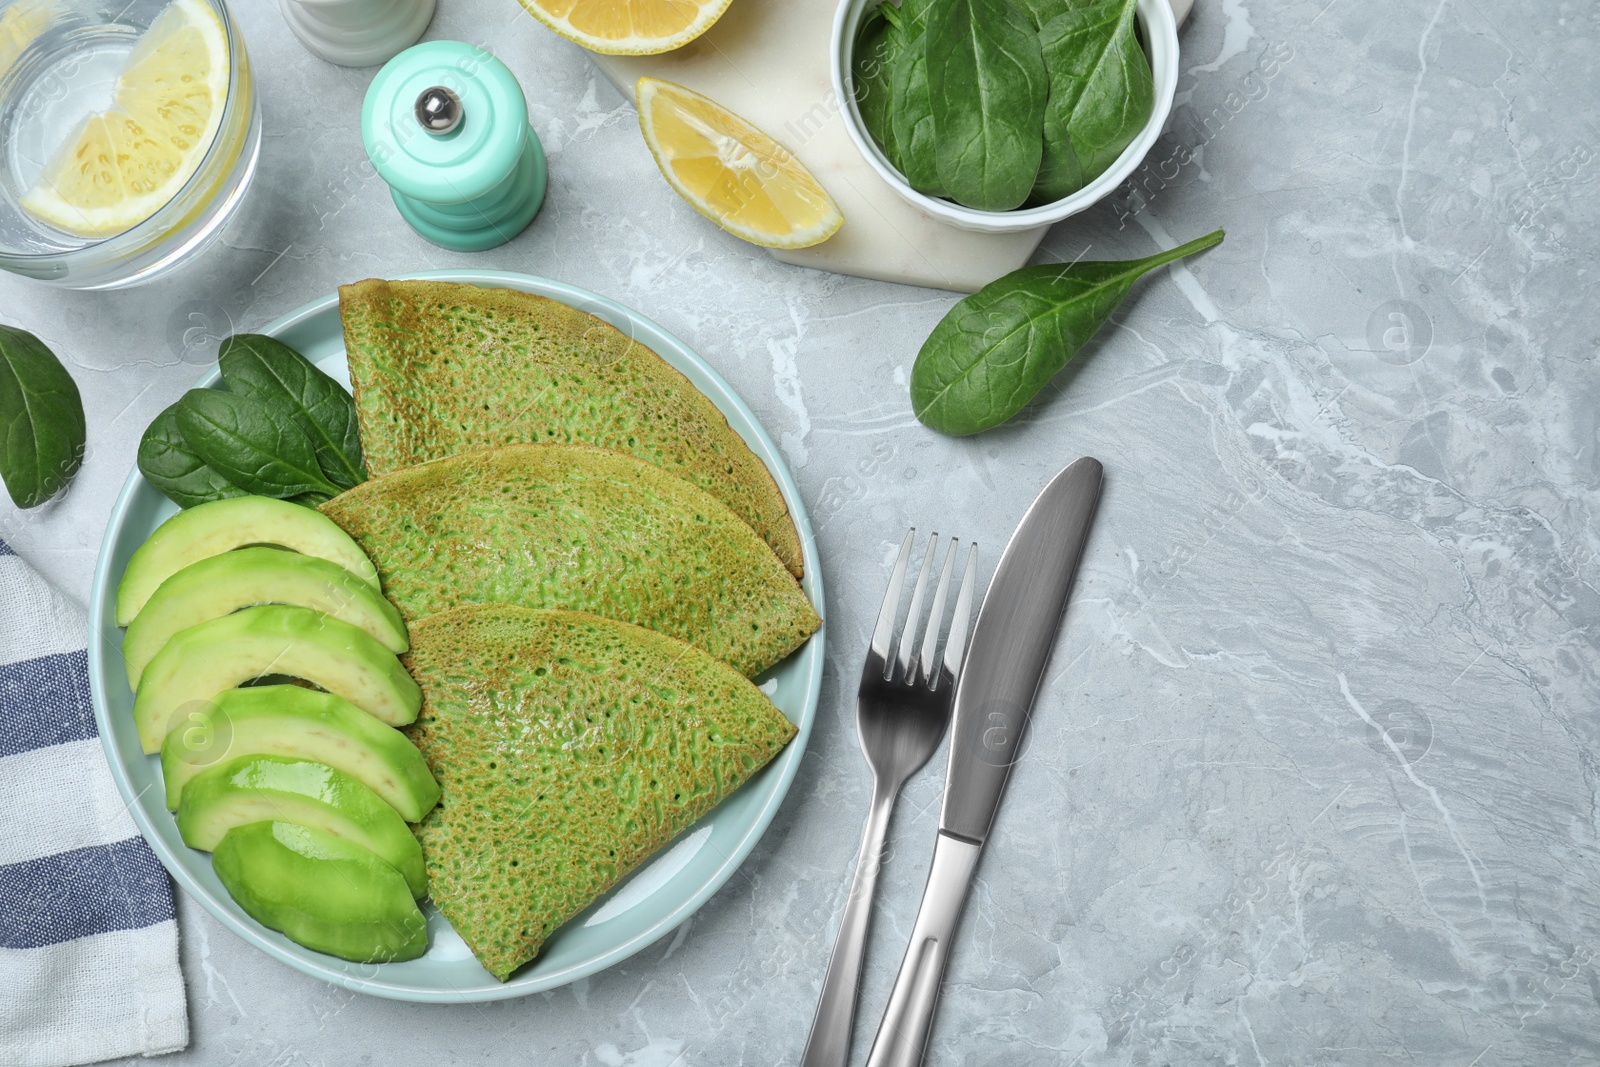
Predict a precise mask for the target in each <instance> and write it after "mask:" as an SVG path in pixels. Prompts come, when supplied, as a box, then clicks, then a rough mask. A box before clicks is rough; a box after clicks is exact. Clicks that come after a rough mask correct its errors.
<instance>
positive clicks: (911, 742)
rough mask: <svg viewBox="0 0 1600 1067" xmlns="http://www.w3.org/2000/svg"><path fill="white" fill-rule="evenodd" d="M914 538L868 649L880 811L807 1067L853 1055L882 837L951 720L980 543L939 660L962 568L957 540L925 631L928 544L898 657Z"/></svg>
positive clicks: (864, 707)
mask: <svg viewBox="0 0 1600 1067" xmlns="http://www.w3.org/2000/svg"><path fill="white" fill-rule="evenodd" d="M916 533H917V531H916V529H915V528H914V527H913V528H912V529H910V530H908V531H906V539H905V540H904V541H903V542H901V544H900V558H899V559H898V560H896V561H895V565H894V572H893V573H892V574H890V576H889V590H888V592H886V593H885V594H884V596H883V607H882V609H880V610H879V612H878V624H877V626H876V627H874V629H873V631H872V644H871V646H870V647H869V648H868V649H867V662H866V665H865V666H863V667H862V669H861V686H860V688H859V689H858V690H857V691H856V730H857V732H858V733H859V734H860V740H861V751H862V752H863V753H864V754H865V755H866V757H867V765H868V766H870V767H871V768H872V807H871V808H870V809H868V813H867V828H866V831H865V832H864V833H863V835H862V839H861V852H860V853H859V854H858V855H857V857H856V874H855V879H854V881H852V882H851V883H850V896H849V899H848V902H847V903H846V904H845V909H844V920H843V921H842V922H841V923H840V924H839V937H838V940H837V941H835V942H834V946H833V955H832V956H831V957H829V959H828V973H827V975H826V976H825V977H824V978H823V980H822V996H821V997H820V998H819V999H818V1000H817V1014H816V1016H815V1017H814V1018H813V1019H812V1020H811V1035H810V1036H809V1037H808V1038H807V1039H806V1049H805V1052H804V1054H802V1055H801V1057H800V1067H845V1064H846V1062H847V1060H848V1059H849V1056H850V1034H851V1031H852V1029H853V1028H854V1026H855V1016H856V1000H857V997H858V993H859V985H860V981H861V960H862V954H863V950H864V949H865V948H866V941H867V926H868V923H869V920H870V919H871V915H872V897H873V893H874V890H876V888H877V885H878V868H879V864H880V862H881V860H882V858H883V843H884V838H885V837H886V835H887V834H888V832H889V816H890V815H891V814H892V813H893V811H894V802H895V798H896V797H898V796H899V795H900V787H901V786H902V785H904V784H905V781H906V779H907V778H910V777H911V776H912V775H913V774H915V773H916V772H917V770H918V769H920V768H921V767H922V765H923V764H924V763H927V762H928V757H929V756H932V755H933V750H934V749H936V748H938V747H939V741H940V739H941V738H943V737H944V732H945V728H946V727H947V726H948V725H949V723H950V706H951V702H952V700H953V699H954V697H955V690H956V686H955V681H956V676H957V675H958V674H960V673H961V657H962V654H963V652H964V651H965V649H966V644H967V623H968V621H969V619H970V617H971V614H972V596H973V586H974V585H975V584H976V582H977V557H978V546H977V545H972V546H970V547H969V548H968V550H967V562H966V565H965V566H964V567H963V568H962V573H961V591H960V592H959V593H957V594H956V605H955V610H954V611H953V612H952V613H951V617H950V634H949V636H948V637H947V638H946V640H945V643H944V655H943V656H942V657H939V658H938V659H935V656H936V654H937V652H938V646H939V632H940V629H941V624H942V620H943V618H944V606H945V596H946V594H947V593H948V592H949V591H950V573H951V571H952V570H953V568H954V567H955V562H956V546H957V545H958V543H959V542H958V540H957V539H955V538H952V539H951V541H950V547H949V548H948V549H947V550H946V551H945V556H944V570H943V572H942V573H941V574H940V576H939V587H938V588H937V589H936V590H935V591H934V594H933V606H932V607H931V609H930V610H929V612H928V618H927V623H926V625H925V626H924V625H922V600H923V594H924V593H926V592H927V588H928V575H929V574H930V572H931V571H932V570H933V561H934V557H935V555H936V554H937V549H938V547H939V535H938V534H934V535H933V536H932V537H931V538H929V540H928V551H927V553H926V554H925V555H924V556H923V557H922V569H921V571H919V572H918V574H917V584H916V587H915V588H914V589H913V591H912V593H911V606H910V608H909V609H907V611H906V618H905V626H904V628H903V629H901V630H900V631H899V633H900V647H899V650H898V651H897V653H896V654H895V655H894V657H893V658H890V654H889V652H890V648H891V646H892V645H893V644H894V637H895V632H896V625H895V624H896V621H897V620H898V618H899V616H900V588H901V586H902V585H903V584H904V582H905V576H906V564H907V563H909V562H910V560H911V545H912V542H913V540H914V539H915V537H916ZM919 629H921V630H922V631H923V638H922V648H921V652H920V654H918V650H917V631H918V630H919Z"/></svg>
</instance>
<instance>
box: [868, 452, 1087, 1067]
mask: <svg viewBox="0 0 1600 1067" xmlns="http://www.w3.org/2000/svg"><path fill="white" fill-rule="evenodd" d="M1103 479H1104V468H1102V467H1101V465H1100V461H1099V460H1096V459H1092V458H1090V457H1087V456H1085V457H1084V458H1082V459H1080V460H1078V461H1076V462H1075V463H1072V464H1071V465H1069V466H1068V467H1067V468H1066V469H1065V470H1063V471H1061V473H1059V474H1057V475H1056V476H1055V477H1054V478H1052V479H1051V480H1050V483H1049V484H1048V485H1046V486H1045V487H1044V489H1043V491H1041V492H1040V493H1039V495H1038V497H1036V498H1035V499H1034V501H1033V504H1032V505H1031V506H1030V507H1029V508H1028V510H1027V512H1026V513H1025V514H1024V515H1023V516H1022V521H1021V522H1020V523H1018V524H1017V528H1016V531H1015V532H1014V533H1012V535H1011V540H1010V541H1009V542H1007V543H1006V548H1005V552H1004V553H1002V554H1001V556H1000V562H999V563H998V564H997V565H996V566H995V572H994V577H993V578H992V579H990V581H989V591H988V592H987V593H986V594H984V598H983V606H982V607H981V608H979V609H978V621H977V622H976V623H975V624H974V626H973V630H972V640H971V643H970V644H968V646H967V656H966V665H965V666H964V667H963V668H962V671H961V678H960V681H959V682H958V683H957V685H956V696H955V712H954V719H953V722H952V724H951V739H950V763H949V767H948V769H947V770H946V772H945V786H944V808H943V811H942V812H941V814H940V818H939V834H938V836H937V837H936V838H935V843H934V850H933V861H932V863H931V864H930V865H929V869H928V884H927V887H926V888H925V889H924V890H923V893H922V906H921V907H920V909H919V910H918V911H917V921H916V925H915V926H914V927H913V928H912V931H911V943H910V945H908V946H907V948H906V955H905V959H904V960H903V961H902V962H901V964H900V973H899V975H898V976H897V977H896V978H895V983H894V991H893V992H892V993H891V994H890V995H889V1006H888V1008H887V1009H886V1010H885V1011H884V1015H883V1022H882V1023H881V1024H879V1026H878V1035H877V1037H876V1038H874V1039H873V1042H872V1052H871V1054H870V1055H869V1056H868V1057H867V1067H916V1065H917V1064H919V1063H920V1062H921V1061H922V1055H923V1051H924V1049H925V1048H926V1046H927V1043H928V1034H929V1031H930V1030H931V1029H932V1026H933V1012H934V1008H935V1007H936V1006H937V1004H938V1001H939V985H940V981H941V979H942V978H943V977H944V970H945V965H946V963H947V962H948V960H949V957H950V942H951V939H952V937H953V936H954V934H955V930H956V924H957V923H958V922H959V921H960V919H961V910H962V908H963V906H964V905H965V903H966V899H967V890H968V889H969V887H970V886H971V884H972V876H973V873H974V872H975V871H976V870H977V866H978V857H979V855H980V854H981V853H982V851H983V846H984V842H985V841H986V840H988V837H989V830H990V827H991V826H992V825H993V823H994V815H995V812H996V811H997V810H999V807H1000V798H1001V795H1002V794H1003V793H1004V792H1005V788H1006V782H1007V780H1008V779H1009V778H1010V776H1011V768H1012V766H1013V765H1014V764H1015V763H1016V760H1017V756H1018V755H1019V754H1020V752H1021V751H1022V747H1021V746H1022V742H1023V738H1024V737H1025V736H1026V734H1027V729H1028V720H1029V718H1030V717H1031V715H1032V712H1033V703H1034V699H1035V698H1036V697H1037V696H1038V693H1039V686H1040V684H1041V683H1042V682H1043V681H1044V672H1045V667H1046V665H1047V664H1048V663H1049V661H1050V650H1051V648H1052V647H1053V646H1054V645H1055V640H1056V633H1057V631H1058V630H1059V629H1060V627H1061V617H1062V614H1063V613H1064V612H1065V611H1066V606H1067V598H1068V596H1069V595H1070V594H1071V592H1072V583H1073V579H1074V578H1075V577H1076V575H1077V573H1078V564H1079V562H1080V561H1081V560H1082V558H1083V549H1084V545H1085V544H1086V542H1087V541H1088V539H1089V528H1090V526H1091V525H1092V524H1093V522H1094V516H1095V512H1096V511H1097V510H1098V508H1099V505H1100V487H1101V483H1102V481H1103Z"/></svg>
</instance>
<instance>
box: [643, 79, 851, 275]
mask: <svg viewBox="0 0 1600 1067" xmlns="http://www.w3.org/2000/svg"><path fill="white" fill-rule="evenodd" d="M636 93H637V96H638V102H639V128H640V129H641V130H642V131H643V132H644V141H645V144H647V145H649V146H650V153H651V154H652V155H653V156H655V158H656V165H657V166H659V167H660V168H661V173H662V174H663V175H665V176H666V179H667V182H668V183H669V184H670V185H671V186H672V188H673V189H675V190H677V192H678V195H679V196H681V197H683V198H684V199H685V200H687V201H688V202H689V204H690V205H691V206H692V207H693V208H694V209H695V210H696V211H698V212H700V214H702V215H704V216H705V217H706V218H708V219H710V220H711V221H712V222H714V223H716V224H717V225H718V226H721V227H722V228H723V229H724V230H727V231H728V232H729V233H731V234H733V235H734V236H735V237H742V238H744V239H745V240H746V241H750V242H751V243H753V244H758V245H762V246H763V247H766V248H805V247H807V246H808V245H814V244H819V243H821V242H823V241H826V240H827V239H828V238H830V237H832V236H833V235H834V234H835V233H837V232H838V230H839V227H840V226H841V225H843V224H844V215H843V214H841V213H840V211H839V205H838V204H835V203H834V202H833V197H831V196H829V195H828V192H827V190H826V189H824V188H823V187H822V186H821V184H819V183H818V181H817V179H816V178H814V177H812V175H811V172H810V171H809V170H807V169H806V168H805V164H803V163H801V162H800V161H799V160H798V159H796V158H795V157H794V153H792V152H790V151H789V150H788V149H787V148H785V147H783V145H781V144H779V143H778V142H777V141H774V140H773V139H772V138H771V137H768V136H767V135H766V134H764V133H762V132H761V131H760V130H758V129H756V128H755V127H754V126H752V125H750V123H748V122H746V121H745V120H744V119H742V118H740V117H739V116H738V115H735V114H734V113H733V112H731V111H729V110H728V109H727V108H725V107H723V106H722V105H721V104H719V103H717V102H716V101H715V100H712V99H711V98H710V97H706V96H702V95H700V94H699V93H697V92H695V91H693V90H692V89H685V88H684V87H683V86H681V85H678V84H676V83H674V82H669V81H663V80H661V79H660V78H650V77H645V78H640V79H639V84H638V87H637V90H636Z"/></svg>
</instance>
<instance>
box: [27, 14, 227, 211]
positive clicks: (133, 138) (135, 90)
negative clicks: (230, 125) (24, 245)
mask: <svg viewBox="0 0 1600 1067" xmlns="http://www.w3.org/2000/svg"><path fill="white" fill-rule="evenodd" d="M227 95H228V34H227V31H226V30H225V29H224V28H223V25H222V20H221V19H220V18H218V17H217V13H216V11H215V10H213V9H212V7H211V6H210V5H209V4H206V3H204V2H203V0H172V3H170V4H169V5H168V6H167V7H166V8H165V9H164V10H163V11H162V12H161V14H160V15H158V16H156V19H155V21H154V22H152V23H151V24H150V28H149V29H147V30H145V32H144V34H143V36H141V37H140V38H139V41H138V43H137V44H135V45H134V47H133V51H132V52H130V53H129V54H128V61H127V64H126V65H125V66H124V67H123V69H122V74H121V75H120V76H119V77H118V78H117V88H116V100H115V105H114V106H113V107H112V108H111V109H110V110H109V111H102V112H100V113H98V114H95V115H90V116H89V117H88V118H87V119H85V120H84V122H83V125H81V126H80V127H79V128H78V130H77V132H76V133H75V134H74V135H73V136H72V137H70V138H68V140H67V142H66V144H65V145H63V146H62V148H61V150H60V151H59V152H57V153H56V155H55V157H54V158H53V159H51V161H50V162H49V163H48V164H47V165H46V166H45V168H44V171H43V173H41V174H40V175H39V180H38V181H37V182H35V183H34V186H33V188H32V189H30V190H28V192H27V193H26V194H25V195H24V196H23V197H22V199H21V201H20V203H21V206H22V209H23V210H24V211H26V212H27V213H28V214H30V215H32V216H33V217H34V218H36V219H38V220H39V221H40V222H43V223H45V224H46V225H49V226H53V227H55V228H56V229H58V230H63V231H65V232H67V233H70V234H74V235H76V236H78V237H113V236H115V235H116V234H119V233H123V232H124V231H126V230H130V229H132V228H133V227H134V226H137V225H138V224H139V223H141V222H143V221H144V220H145V219H147V218H149V217H150V216H151V215H154V214H155V213H156V212H157V211H159V210H160V209H161V208H162V207H163V206H164V205H166V204H167V203H168V202H169V201H170V200H171V199H172V198H173V197H174V196H176V195H177V193H178V190H180V189H182V188H183V185H184V183H185V182H187V181H188V180H189V178H190V177H192V176H193V175H194V172H195V170H196V169H198V168H199V166H200V162H201V160H203V159H204V158H205V154H206V150H207V149H209V148H210V147H211V142H212V141H213V140H214V139H215V138H216V133H217V127H218V126H219V125H220V124H221V122H222V111H223V103H224V102H225V101H226V99H227Z"/></svg>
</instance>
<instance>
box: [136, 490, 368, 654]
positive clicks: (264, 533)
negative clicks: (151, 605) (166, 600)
mask: <svg viewBox="0 0 1600 1067" xmlns="http://www.w3.org/2000/svg"><path fill="white" fill-rule="evenodd" d="M245 545H281V546H282V547H284V548H289V549H293V550H294V551H296V552H302V553H304V554H305V555H308V556H319V557H321V558H322V559H325V560H328V561H329V562H330V563H337V564H338V565H339V566H341V567H343V568H344V569H345V570H347V571H349V572H350V573H351V574H353V575H355V576H356V577H357V578H359V579H361V580H362V581H364V582H366V583H367V584H368V585H370V586H372V588H373V589H379V588H381V587H380V586H379V584H378V572H377V570H376V568H374V567H373V566H372V561H371V560H369V559H367V557H366V554H365V553H363V552H362V551H361V548H360V546H358V545H357V544H356V543H355V542H354V541H352V540H351V539H350V537H349V535H348V534H346V533H345V532H344V531H343V530H341V529H339V527H338V526H336V525H335V524H334V523H333V522H332V521H331V520H329V519H328V518H327V517H326V516H324V515H322V514H321V513H320V512H317V511H313V510H312V509H311V508H308V507H302V506H301V505H299V504H291V503H289V502H288V501H287V500H274V499H272V498H271V497H265V496H236V497H230V498H229V499H227V500H213V501H210V502H209V503H205V504H197V505H195V506H194V507H192V508H189V509H188V510H186V511H180V512H178V513H177V514H176V515H174V516H172V518H170V519H168V520H167V521H166V522H164V523H162V524H161V526H160V527H158V528H157V530H156V532H155V533H153V534H151V535H150V539H149V540H148V541H146V542H145V543H144V544H142V545H140V546H139V550H138V551H137V552H135V553H134V554H133V557H132V558H131V559H129V560H128V569H127V570H126V571H124V572H123V575H122V584H120V585H119V586H117V625H118V626H126V625H128V624H129V623H130V622H132V621H133V619H134V617H135V616H137V615H138V614H139V612H140V610H141V609H142V608H143V607H144V605H145V602H146V601H148V600H149V599H150V598H151V597H152V596H153V595H155V591H156V590H157V589H159V588H160V587H161V583H162V582H164V581H166V580H167V579H168V578H170V577H172V576H173V575H174V574H176V573H178V572H179V571H181V570H183V569H184V568H185V567H187V566H189V564H191V563H194V562H196V561H198V560H202V559H205V558H206V557H207V556H215V555H218V554H220V553H223V552H228V551H231V550H233V549H235V548H242V547H244V546H245Z"/></svg>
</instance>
